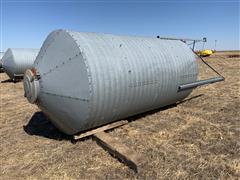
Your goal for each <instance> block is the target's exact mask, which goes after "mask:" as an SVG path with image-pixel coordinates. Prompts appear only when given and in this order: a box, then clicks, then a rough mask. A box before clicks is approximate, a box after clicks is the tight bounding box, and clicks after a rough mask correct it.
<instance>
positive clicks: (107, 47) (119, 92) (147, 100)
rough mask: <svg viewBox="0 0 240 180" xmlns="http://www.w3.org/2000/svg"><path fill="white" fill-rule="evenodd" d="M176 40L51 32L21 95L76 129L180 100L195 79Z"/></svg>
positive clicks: (65, 127) (188, 56)
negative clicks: (184, 87)
mask: <svg viewBox="0 0 240 180" xmlns="http://www.w3.org/2000/svg"><path fill="white" fill-rule="evenodd" d="M197 75H198V67H197V62H196V58H195V55H194V53H193V52H192V51H191V49H189V47H188V46H187V45H186V44H184V43H183V42H181V41H175V40H160V39H157V38H150V37H131V36H116V35H110V34H100V33H81V32H72V31H65V30H57V31H54V32H52V33H51V34H50V35H49V36H48V37H47V39H46V40H45V42H44V44H43V46H42V47H41V50H40V52H39V54H38V56H37V58H36V61H35V63H34V68H33V69H31V70H30V69H29V70H27V71H26V73H25V77H24V90H25V96H26V97H27V98H28V100H29V102H31V103H36V104H37V105H38V106H39V107H40V108H41V109H42V111H43V112H44V113H45V114H46V115H47V116H48V117H49V119H50V120H51V121H52V122H53V123H54V124H55V125H56V126H57V127H58V128H59V129H60V130H62V131H63V132H65V133H67V134H75V133H78V132H80V131H84V130H88V129H91V128H94V127H97V126H100V125H104V124H107V123H110V122H113V121H115V120H118V119H122V118H126V117H129V116H132V115H136V114H139V113H143V112H146V111H149V110H153V109H156V108H159V107H163V106H166V105H169V104H172V103H175V102H177V101H180V100H182V99H184V98H185V97H186V96H188V95H189V94H190V92H191V89H187V90H184V91H179V86H180V85H181V84H188V83H193V82H195V81H196V80H197Z"/></svg>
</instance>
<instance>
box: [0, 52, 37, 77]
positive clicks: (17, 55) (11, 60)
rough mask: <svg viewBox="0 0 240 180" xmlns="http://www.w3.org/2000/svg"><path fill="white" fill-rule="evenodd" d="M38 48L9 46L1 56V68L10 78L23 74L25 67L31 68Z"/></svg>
mask: <svg viewBox="0 0 240 180" xmlns="http://www.w3.org/2000/svg"><path fill="white" fill-rule="evenodd" d="M38 52H39V49H26V48H9V49H8V50H7V51H6V52H5V54H4V56H3V58H2V63H3V68H4V71H5V72H6V73H7V74H8V76H9V77H10V78H11V79H14V77H15V76H19V75H23V74H24V72H25V71H26V69H28V68H32V67H33V63H34V60H35V58H36V56H37V54H38Z"/></svg>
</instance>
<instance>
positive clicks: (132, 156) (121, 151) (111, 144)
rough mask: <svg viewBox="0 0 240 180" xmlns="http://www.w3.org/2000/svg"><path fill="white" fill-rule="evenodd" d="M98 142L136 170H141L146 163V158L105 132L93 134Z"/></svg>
mask: <svg viewBox="0 0 240 180" xmlns="http://www.w3.org/2000/svg"><path fill="white" fill-rule="evenodd" d="M93 136H94V137H95V139H96V141H97V143H98V144H99V145H100V146H102V147H103V149H105V150H107V151H108V152H109V153H110V154H112V155H113V156H114V157H116V158H118V159H120V160H121V161H123V162H124V163H126V164H127V165H128V166H129V167H130V168H131V169H133V170H134V171H135V172H139V171H140V170H141V168H142V166H143V165H144V162H145V161H144V158H143V156H141V155H140V154H138V153H137V152H134V151H133V150H131V149H130V148H128V147H127V146H126V145H124V144H122V143H120V142H119V141H118V140H116V139H115V138H113V137H111V136H110V135H108V134H107V133H105V132H98V133H96V134H94V135H93Z"/></svg>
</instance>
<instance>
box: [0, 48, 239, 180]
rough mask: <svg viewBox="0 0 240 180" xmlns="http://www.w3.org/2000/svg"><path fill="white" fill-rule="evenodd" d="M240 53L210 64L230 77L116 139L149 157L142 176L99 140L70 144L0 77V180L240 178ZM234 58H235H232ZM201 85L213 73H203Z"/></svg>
mask: <svg viewBox="0 0 240 180" xmlns="http://www.w3.org/2000/svg"><path fill="white" fill-rule="evenodd" d="M232 54H239V52H218V53H216V54H214V55H213V56H211V57H208V58H206V60H207V62H209V63H210V64H211V65H212V66H214V67H215V68H216V69H217V70H218V71H219V72H221V73H222V75H223V76H224V77H225V78H226V80H225V81H224V82H219V83H216V84H212V85H209V86H204V87H201V88H197V89H195V90H194V91H193V93H192V94H191V95H190V96H189V97H188V98H187V99H186V100H184V101H183V102H179V103H177V104H176V105H175V106H169V107H166V108H161V109H159V110H156V111H153V112H148V113H145V114H142V115H138V116H135V117H132V118H130V119H129V120H131V122H130V123H129V124H127V125H124V126H122V127H120V128H116V129H115V130H113V131H110V132H109V133H110V135H112V136H113V137H115V138H118V139H119V140H120V141H121V142H123V143H124V144H126V145H127V146H128V147H130V148H132V149H133V150H135V151H136V152H139V153H142V154H143V155H144V156H145V157H146V162H147V163H146V164H145V166H144V168H143V170H142V171H141V172H140V173H138V174H136V173H134V172H133V171H132V170H131V169H129V168H128V167H127V166H125V165H124V164H122V163H121V162H119V161H118V160H117V159H115V158H113V157H112V156H110V155H109V154H108V153H107V152H106V151H104V150H103V149H102V148H101V147H99V146H98V145H97V144H96V142H95V141H94V140H92V139H91V138H87V139H85V140H84V141H80V142H77V143H76V144H73V143H71V141H70V139H69V137H68V136H66V135H64V134H62V133H60V132H59V131H58V130H57V129H56V128H55V127H54V126H53V125H52V124H51V123H50V122H48V121H47V119H46V118H45V116H44V115H43V114H42V113H41V110H40V109H38V108H37V107H36V106H35V105H32V104H29V103H28V102H27V100H26V99H25V98H24V97H23V86H22V82H19V83H12V82H9V81H8V77H7V76H6V74H5V73H1V74H0V80H1V81H2V82H1V83H0V95H1V97H0V99H1V101H0V108H1V109H0V163H1V164H0V179H4V180H6V179H183V178H187V179H238V178H240V152H239V151H240V141H239V138H240V124H239V120H240V58H239V57H237V56H231V55H232ZM229 55H230V58H229ZM200 69H201V73H200V76H201V78H207V77H210V76H211V75H212V74H211V73H210V72H211V71H210V70H207V68H206V67H205V66H203V65H201V66H200Z"/></svg>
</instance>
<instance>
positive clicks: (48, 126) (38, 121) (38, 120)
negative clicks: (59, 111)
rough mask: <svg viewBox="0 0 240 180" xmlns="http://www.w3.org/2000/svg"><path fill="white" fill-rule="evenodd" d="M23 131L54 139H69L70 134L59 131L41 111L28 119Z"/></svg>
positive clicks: (70, 137)
mask: <svg viewBox="0 0 240 180" xmlns="http://www.w3.org/2000/svg"><path fill="white" fill-rule="evenodd" d="M23 129H24V131H25V132H26V133H27V134H29V135H36V136H42V137H45V138H49V139H55V140H59V141H61V140H70V139H72V136H69V135H66V134H64V133H62V132H61V131H59V130H58V129H57V128H56V127H55V126H54V125H53V124H52V123H51V122H50V121H49V120H48V119H47V117H46V116H45V115H44V114H43V113H42V112H36V113H34V115H33V116H32V117H31V119H30V120H29V122H28V124H27V125H26V126H23Z"/></svg>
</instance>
